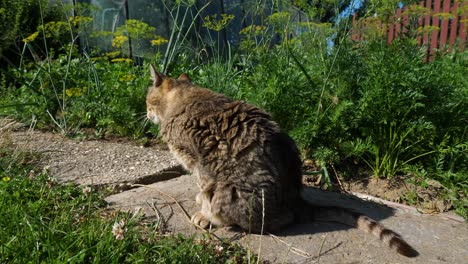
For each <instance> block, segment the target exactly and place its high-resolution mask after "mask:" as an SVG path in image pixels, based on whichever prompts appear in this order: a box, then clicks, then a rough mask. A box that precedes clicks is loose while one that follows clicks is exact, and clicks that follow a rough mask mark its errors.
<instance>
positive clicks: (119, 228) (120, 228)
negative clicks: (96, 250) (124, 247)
mask: <svg viewBox="0 0 468 264" xmlns="http://www.w3.org/2000/svg"><path fill="white" fill-rule="evenodd" d="M126 231H127V228H125V221H124V220H121V221H120V222H115V223H114V225H113V226H112V234H113V235H114V236H115V239H117V240H122V239H124V233H125V232H126Z"/></svg>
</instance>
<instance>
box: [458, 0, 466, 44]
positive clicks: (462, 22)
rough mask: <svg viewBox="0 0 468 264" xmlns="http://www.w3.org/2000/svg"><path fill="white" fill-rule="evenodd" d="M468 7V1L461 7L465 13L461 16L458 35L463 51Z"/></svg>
mask: <svg viewBox="0 0 468 264" xmlns="http://www.w3.org/2000/svg"><path fill="white" fill-rule="evenodd" d="M467 9H468V2H467V1H464V2H463V4H462V7H461V10H462V11H463V13H462V14H461V17H460V31H459V33H458V36H459V38H460V45H459V49H460V50H461V51H463V50H465V43H466V24H467V18H468V14H467V12H468V11H467Z"/></svg>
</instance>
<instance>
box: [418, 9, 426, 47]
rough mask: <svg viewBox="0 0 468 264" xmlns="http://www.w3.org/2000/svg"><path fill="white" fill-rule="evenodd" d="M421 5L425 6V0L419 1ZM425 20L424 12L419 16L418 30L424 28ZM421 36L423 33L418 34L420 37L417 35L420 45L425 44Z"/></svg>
mask: <svg viewBox="0 0 468 264" xmlns="http://www.w3.org/2000/svg"><path fill="white" fill-rule="evenodd" d="M419 6H421V7H424V1H421V2H419ZM424 21H425V16H424V15H423V14H421V15H419V17H418V30H419V29H423V27H424ZM421 36H422V34H418V37H417V41H418V45H420V46H421V45H422V44H423V42H422V37H421Z"/></svg>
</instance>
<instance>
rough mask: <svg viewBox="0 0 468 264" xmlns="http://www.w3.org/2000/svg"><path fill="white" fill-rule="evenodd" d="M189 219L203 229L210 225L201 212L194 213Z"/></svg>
mask: <svg viewBox="0 0 468 264" xmlns="http://www.w3.org/2000/svg"><path fill="white" fill-rule="evenodd" d="M190 221H192V223H194V224H196V225H199V226H200V227H202V228H205V229H206V228H207V227H208V226H209V225H210V221H209V220H208V219H206V217H205V216H204V215H203V214H202V213H201V212H197V213H195V214H194V215H193V216H192V218H191V219H190Z"/></svg>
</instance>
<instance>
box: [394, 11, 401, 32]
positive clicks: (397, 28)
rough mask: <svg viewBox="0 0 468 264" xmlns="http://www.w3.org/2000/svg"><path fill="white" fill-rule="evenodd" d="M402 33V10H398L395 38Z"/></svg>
mask: <svg viewBox="0 0 468 264" xmlns="http://www.w3.org/2000/svg"><path fill="white" fill-rule="evenodd" d="M400 32H401V8H398V9H397V11H396V18H395V38H396V37H398V36H399V35H400Z"/></svg>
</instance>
